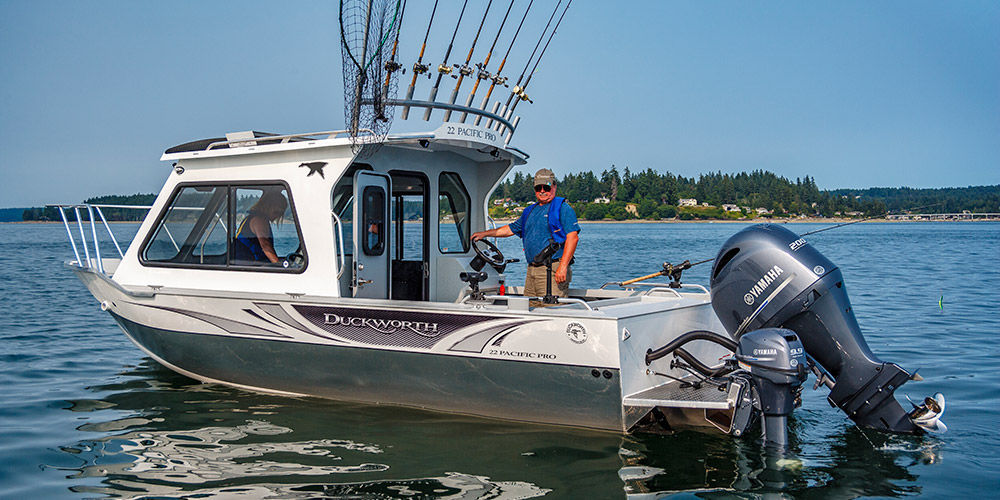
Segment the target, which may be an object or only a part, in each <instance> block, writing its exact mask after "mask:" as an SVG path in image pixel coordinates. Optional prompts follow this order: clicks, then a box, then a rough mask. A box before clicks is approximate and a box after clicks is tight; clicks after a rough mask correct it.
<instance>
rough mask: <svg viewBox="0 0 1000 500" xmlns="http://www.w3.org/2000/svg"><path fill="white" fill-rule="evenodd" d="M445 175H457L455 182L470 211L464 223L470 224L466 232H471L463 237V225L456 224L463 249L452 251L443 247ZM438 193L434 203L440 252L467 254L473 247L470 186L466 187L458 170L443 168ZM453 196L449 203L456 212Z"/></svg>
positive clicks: (445, 253)
mask: <svg viewBox="0 0 1000 500" xmlns="http://www.w3.org/2000/svg"><path fill="white" fill-rule="evenodd" d="M445 175H450V176H454V177H455V179H456V180H457V181H458V182H456V183H454V184H455V185H456V186H458V188H459V189H461V190H462V194H463V195H465V201H466V203H468V207H467V208H466V210H467V211H468V213H467V214H466V215H465V224H464V225H465V226H468V227H467V228H466V229H467V230H466V232H467V233H469V234H466V235H464V237H463V235H462V232H461V227H462V225H459V224H455V228H456V231H458V233H459V234H458V236H459V243H461V244H462V248H463V249H462V250H461V251H451V250H448V251H446V250H445V249H443V248H442V247H441V196H442V195H443V194H444V193H443V192H442V191H441V179H442V178H443V177H444V176H445ZM437 195H438V197H437V200H436V204H435V205H434V210H435V219H436V223H437V233H438V234H437V243H438V252H440V253H441V254H442V255H448V254H467V253H469V250H471V249H472V196H470V195H469V188H467V187H465V181H463V180H462V175H461V174H459V173H458V172H452V171H450V170H442V171H441V172H440V173H438V179H437ZM451 198H452V197H451V196H450V195H449V196H448V199H449V200H448V203H449V205H450V209H451V210H452V212H455V204H454V203H453V200H452V199H451ZM456 214H457V212H456Z"/></svg>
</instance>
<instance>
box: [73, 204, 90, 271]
mask: <svg viewBox="0 0 1000 500" xmlns="http://www.w3.org/2000/svg"><path fill="white" fill-rule="evenodd" d="M73 213H74V214H75V215H76V226H77V227H78V228H80V240H81V242H82V243H83V255H84V257H86V258H87V267H90V249H89V248H87V235H86V234H84V232H83V220H82V219H81V218H80V207H79V206H75V207H73ZM77 262H79V261H77Z"/></svg>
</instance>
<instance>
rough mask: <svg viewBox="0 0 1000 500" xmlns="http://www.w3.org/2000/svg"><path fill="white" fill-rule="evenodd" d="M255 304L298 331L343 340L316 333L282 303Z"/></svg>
mask: <svg viewBox="0 0 1000 500" xmlns="http://www.w3.org/2000/svg"><path fill="white" fill-rule="evenodd" d="M253 305H255V306H257V307H259V308H260V310H262V311H264V312H265V313H267V314H268V315H270V316H271V317H272V318H274V319H276V320H278V321H280V322H282V323H284V324H286V325H288V326H290V327H292V328H294V329H296V330H298V331H300V332H302V333H306V334H309V335H312V336H314V337H319V338H321V339H325V340H333V341H337V342H341V340H340V339H336V338H333V337H331V336H329V335H323V334H320V333H316V332H314V331H312V329H311V328H309V327H307V326H306V325H303V324H302V323H299V321H298V320H296V319H295V318H293V317H292V315H291V314H288V311H285V310H284V309H283V308H282V307H281V304H269V303H267V302H254V303H253Z"/></svg>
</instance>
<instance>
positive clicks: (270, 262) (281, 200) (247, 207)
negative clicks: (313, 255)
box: [230, 185, 305, 269]
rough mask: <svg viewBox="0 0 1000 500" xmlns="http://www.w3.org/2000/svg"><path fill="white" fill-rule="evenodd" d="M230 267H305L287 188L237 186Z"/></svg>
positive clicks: (234, 190) (235, 187)
mask: <svg viewBox="0 0 1000 500" xmlns="http://www.w3.org/2000/svg"><path fill="white" fill-rule="evenodd" d="M232 190H233V201H234V210H233V227H235V228H236V231H235V233H234V235H233V238H232V244H231V248H232V252H231V254H230V264H232V265H234V266H250V267H260V266H276V265H280V266H281V267H282V268H287V269H298V268H300V267H302V265H303V264H304V261H305V258H304V256H303V254H302V243H301V241H300V240H299V231H298V224H297V222H296V220H295V213H294V212H293V211H292V204H291V203H290V202H289V197H288V191H287V190H286V189H285V188H284V187H283V186H275V185H263V186H234V187H233V188H232Z"/></svg>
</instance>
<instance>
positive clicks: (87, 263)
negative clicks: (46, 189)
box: [46, 203, 176, 274]
mask: <svg viewBox="0 0 1000 500" xmlns="http://www.w3.org/2000/svg"><path fill="white" fill-rule="evenodd" d="M46 207H53V208H56V209H58V210H59V217H60V218H61V219H62V222H63V227H64V228H66V236H67V237H68V238H69V243H70V246H72V247H73V256H74V257H76V263H77V265H78V266H79V267H86V268H88V269H93V268H95V266H96V269H97V271H98V272H100V273H102V274H103V273H104V272H105V270H104V258H103V257H102V256H101V244H100V240H98V238H97V217H96V216H94V212H95V211H96V212H97V216H99V217H100V218H101V222H102V223H103V224H104V229H105V230H107V232H108V236H110V237H111V241H112V242H113V243H114V244H115V249H116V250H118V255H119V256H120V257H122V258H124V257H125V254H124V252H122V248H121V245H119V244H118V239H117V238H115V234H114V233H113V232H112V231H111V226H110V225H109V224H108V219H107V218H106V217H105V216H104V212H103V211H102V210H101V208H120V209H136V210H149V209H151V208H153V207H151V206H144V205H105V204H96V203H95V204H91V203H80V204H65V205H59V204H50V205H46ZM67 208H72V209H73V214H74V215H75V216H76V225H77V228H78V229H79V231H80V243H81V245H83V257H84V258H83V259H81V258H80V250H79V248H78V247H77V245H76V238H74V237H73V231H72V230H71V229H70V228H69V220H68V219H67V218H66V209H67ZM81 208H85V209H87V217H88V219H89V222H90V237H91V238H93V241H94V259H93V260H91V258H90V244H89V243H88V242H87V233H86V232H85V231H84V229H83V217H82V216H81V214H80V209H81ZM168 233H169V231H168ZM171 239H173V238H172V237H171ZM174 245H175V246H176V242H175V243H174Z"/></svg>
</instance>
